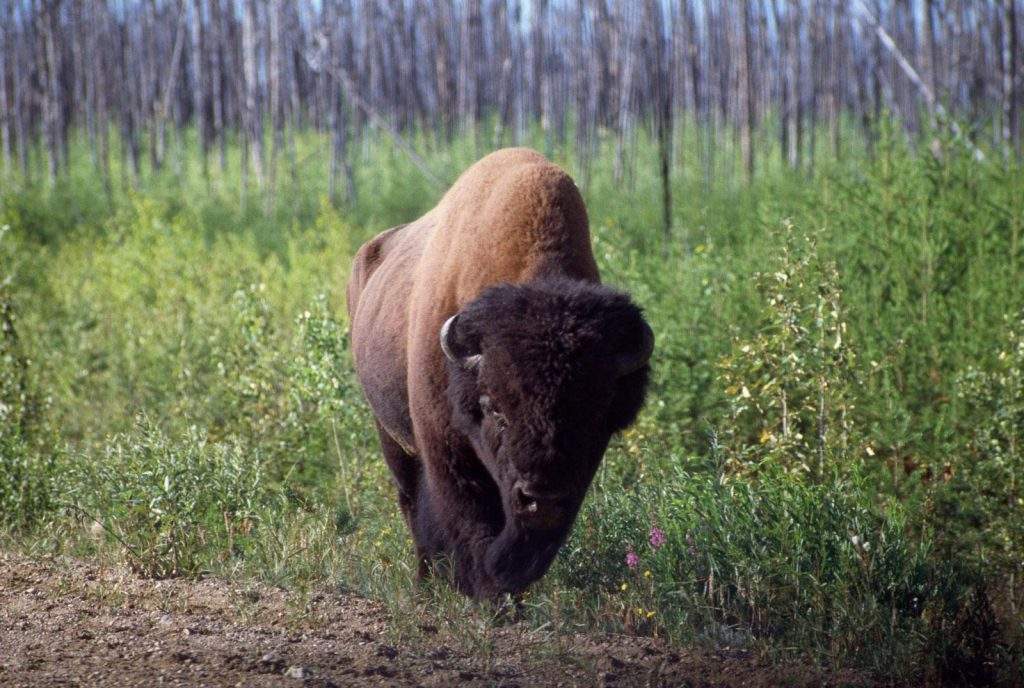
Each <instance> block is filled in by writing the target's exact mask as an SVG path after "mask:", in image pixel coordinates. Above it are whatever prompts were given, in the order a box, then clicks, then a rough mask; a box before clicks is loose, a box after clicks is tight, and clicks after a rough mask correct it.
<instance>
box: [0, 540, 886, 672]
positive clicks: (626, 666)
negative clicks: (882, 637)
mask: <svg viewBox="0 0 1024 688" xmlns="http://www.w3.org/2000/svg"><path fill="white" fill-rule="evenodd" d="M394 637H395V634H394V633H389V619H388V614H387V612H386V610H385V608H384V607H383V606H382V605H381V604H379V603H376V602H373V601H370V600H367V599H364V598H361V597H358V596H356V595H352V594H349V593H346V592H341V591H337V590H330V589H326V588H325V589H323V590H319V591H312V592H307V593H305V594H303V595H300V594H299V593H297V592H287V591H284V590H280V589H277V588H273V587H270V586H263V585H257V584H251V583H250V584H244V583H241V584H240V583H236V582H230V581H224V580H218V579H213V578H209V579H205V580H200V581H191V580H163V581H156V580H149V579H143V578H139V577H138V576H135V575H133V574H132V573H131V572H129V571H128V570H126V569H120V568H110V567H101V566H99V565H97V564H94V563H88V562H82V561H76V560H70V559H47V560H42V561H40V560H30V559H27V558H24V557H22V556H20V555H14V554H9V553H3V552H0V686H5V687H14V686H100V687H104V686H147V688H152V687H154V686H285V687H288V686H296V687H298V686H324V687H326V686H367V685H382V686H400V687H403V688H404V687H411V686H455V685H457V686H473V687H475V686H502V687H505V688H512V687H513V686H520V687H523V688H525V687H527V686H566V687H568V686H608V687H613V686H623V687H625V686H691V687H693V688H696V687H711V686H716V687H722V688H731V687H734V686H736V687H738V686H753V687H762V686H822V685H867V683H866V682H865V681H863V680H861V679H860V678H858V677H856V676H838V677H834V676H832V677H830V676H823V675H821V674H820V673H818V672H816V671H814V670H811V669H809V668H808V667H807V666H804V665H790V666H785V665H782V666H780V665H777V664H770V663H768V662H765V661H762V660H759V659H757V658H756V657H753V656H751V655H750V654H748V653H746V652H742V651H721V652H707V651H698V650H691V649H685V648H678V647H669V646H667V645H665V644H664V643H662V642H660V641H658V640H656V639H650V638H637V637H629V636H576V637H564V636H562V637H561V638H559V639H557V640H553V639H552V638H550V637H547V638H545V637H541V636H538V635H537V631H536V630H531V629H529V628H527V627H526V626H525V624H517V623H509V624H507V625H506V626H503V627H499V628H497V629H494V630H492V631H489V632H488V633H487V638H486V641H485V642H483V643H481V644H480V646H479V647H477V648H476V649H475V650H472V651H468V650H465V649H462V650H460V649H458V648H459V647H460V643H458V642H451V640H452V639H451V638H449V639H447V641H446V638H445V637H443V634H441V633H440V632H438V631H437V630H436V629H432V628H430V627H426V628H423V629H422V633H421V634H420V635H419V637H417V638H416V640H415V641H414V642H410V643H404V644H402V645H401V646H396V645H395V644H394V642H395V641H394V640H393V638H394Z"/></svg>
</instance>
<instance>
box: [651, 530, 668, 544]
mask: <svg viewBox="0 0 1024 688" xmlns="http://www.w3.org/2000/svg"><path fill="white" fill-rule="evenodd" d="M664 544H665V531H663V530H662V529H661V528H659V527H658V526H651V547H653V548H654V549H658V548H659V547H661V546H662V545H664Z"/></svg>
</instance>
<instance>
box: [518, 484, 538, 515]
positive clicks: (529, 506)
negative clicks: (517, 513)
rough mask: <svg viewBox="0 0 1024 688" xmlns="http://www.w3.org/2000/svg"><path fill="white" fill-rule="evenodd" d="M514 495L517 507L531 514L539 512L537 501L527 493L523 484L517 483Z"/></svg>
mask: <svg viewBox="0 0 1024 688" xmlns="http://www.w3.org/2000/svg"><path fill="white" fill-rule="evenodd" d="M512 494H513V496H514V497H515V502H516V507H518V508H519V509H521V510H523V511H528V512H530V513H533V512H536V511H537V499H536V498H535V497H534V496H533V495H531V494H530V493H529V492H527V491H526V489H525V488H524V487H523V485H522V484H521V483H516V486H515V487H514V488H513V491H512Z"/></svg>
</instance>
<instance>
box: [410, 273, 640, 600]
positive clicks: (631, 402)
mask: <svg viewBox="0 0 1024 688" xmlns="http://www.w3.org/2000/svg"><path fill="white" fill-rule="evenodd" d="M453 328H454V330H453V331H452V332H451V333H450V335H449V340H450V341H451V343H452V344H453V345H454V346H453V348H456V349H457V350H458V351H459V355H460V356H461V357H462V360H460V361H448V375H449V383H448V396H449V400H450V403H451V407H452V426H453V430H454V431H455V433H456V434H457V437H454V438H452V442H453V444H454V445H460V444H463V443H468V444H469V447H470V448H471V450H472V451H473V453H474V454H475V455H476V456H477V457H478V458H479V460H480V462H481V463H482V464H483V466H484V468H485V469H486V474H481V475H478V476H476V478H475V479H476V480H477V481H478V482H479V484H480V493H481V494H480V496H481V497H482V498H484V499H485V500H486V501H487V502H488V503H490V504H492V505H493V507H492V510H493V511H492V513H493V514H494V518H493V519H492V520H491V521H490V522H489V523H487V524H486V527H485V528H484V529H482V532H480V531H477V532H472V533H468V534H459V533H446V532H445V531H444V529H443V528H442V527H439V524H440V523H443V522H444V521H445V520H446V519H443V518H441V519H438V518H436V515H437V510H438V509H443V510H447V511H449V512H454V513H458V512H459V510H461V509H463V508H464V505H462V504H460V503H458V502H454V503H453V502H448V501H444V500H441V499H436V498H435V496H434V495H433V494H432V493H431V491H430V490H429V488H428V489H427V490H425V491H423V492H422V493H421V494H422V496H421V501H420V509H418V513H417V520H416V524H415V526H414V529H415V532H416V534H417V536H418V537H417V539H418V540H420V541H421V542H424V543H425V544H426V543H429V544H428V547H427V550H428V554H433V555H436V554H441V553H444V554H447V555H449V556H451V557H452V558H453V559H454V561H455V563H456V576H457V582H458V584H459V587H460V588H462V589H464V590H466V591H468V592H470V593H472V594H477V595H480V594H493V593H500V592H516V591H519V590H522V589H523V588H525V587H526V586H527V585H529V584H530V583H532V582H533V581H535V580H537V579H538V578H540V577H541V576H542V575H543V574H544V572H545V571H546V570H547V568H548V566H549V565H550V564H551V560H552V559H553V558H554V556H555V554H556V553H557V551H558V548H559V547H560V546H561V544H562V542H563V541H564V540H565V538H566V536H567V535H568V533H569V530H570V528H571V527H572V524H573V521H574V520H575V518H576V514H577V512H578V511H579V508H580V504H581V503H582V501H583V498H584V496H585V494H586V491H587V488H588V486H589V485H590V481H591V479H592V478H593V476H594V472H595V471H596V470H597V467H598V464H599V463H600V461H601V457H602V456H603V454H604V451H605V448H606V447H607V445H608V441H609V439H610V438H611V436H612V434H613V433H615V432H617V431H619V430H621V429H623V428H625V427H626V426H628V425H629V424H630V423H632V422H633V420H634V418H635V417H636V414H637V412H638V411H639V409H640V406H641V404H642V402H643V399H644V392H645V389H646V386H647V377H648V370H649V368H648V366H647V364H646V362H644V363H643V364H642V365H641V367H639V368H638V369H637V370H635V371H633V372H631V373H629V374H627V375H625V376H622V377H619V376H618V373H617V365H618V361H620V360H621V357H622V356H624V355H626V356H628V355H630V354H632V353H635V352H639V351H641V349H642V348H643V346H644V342H643V337H644V333H645V332H646V331H647V330H646V324H645V323H644V321H643V317H642V316H641V313H640V309H639V308H637V307H636V306H634V305H633V304H632V303H631V302H630V300H629V298H628V297H627V296H625V295H624V294H621V293H619V292H617V291H615V290H613V289H610V288H608V287H604V286H601V285H597V284H590V283H586V282H580V281H575V280H568V279H550V280H540V281H536V282H533V283H527V284H522V285H501V286H497V287H492V288H490V289H488V290H487V291H485V292H484V293H483V294H482V295H481V296H480V298H478V299H477V300H476V301H474V302H472V303H471V304H469V305H468V306H467V307H466V308H464V309H463V310H462V311H461V313H460V314H459V316H458V318H457V319H456V321H455V322H454V324H453ZM477 357H478V358H477ZM463 361H467V362H468V363H463ZM517 484H520V485H522V484H526V485H528V486H529V488H528V493H529V495H531V496H538V497H541V500H537V501H539V502H540V504H539V508H538V509H537V510H536V511H535V512H528V511H527V512H524V511H523V509H522V508H521V507H522V506H523V504H522V502H523V501H525V500H528V497H524V496H523V494H522V492H521V491H520V492H517V491H516V489H515V486H516V485H517ZM517 500H518V501H517ZM460 535H461V537H460ZM467 536H468V537H467ZM467 552H472V553H473V556H469V557H467V556H466V553H467Z"/></svg>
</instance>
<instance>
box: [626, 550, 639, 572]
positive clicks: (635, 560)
mask: <svg viewBox="0 0 1024 688" xmlns="http://www.w3.org/2000/svg"><path fill="white" fill-rule="evenodd" d="M639 563H640V557H638V556H637V554H636V552H634V551H633V548H632V547H630V548H629V551H628V552H626V566H628V567H629V568H631V569H635V568H636V566H637V564H639Z"/></svg>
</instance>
